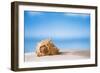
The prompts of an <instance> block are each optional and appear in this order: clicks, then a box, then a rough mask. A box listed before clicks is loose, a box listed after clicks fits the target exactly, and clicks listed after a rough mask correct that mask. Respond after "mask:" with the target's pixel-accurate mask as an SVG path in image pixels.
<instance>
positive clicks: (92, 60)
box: [18, 5, 95, 68]
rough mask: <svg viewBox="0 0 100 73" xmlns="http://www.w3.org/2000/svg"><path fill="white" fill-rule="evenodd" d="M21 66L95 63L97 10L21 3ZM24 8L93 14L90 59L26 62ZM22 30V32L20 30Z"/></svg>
mask: <svg viewBox="0 0 100 73" xmlns="http://www.w3.org/2000/svg"><path fill="white" fill-rule="evenodd" d="M18 7H19V8H18V9H19V10H18V11H19V12H18V13H19V17H18V21H19V23H18V25H19V30H18V31H19V36H18V37H19V39H18V40H19V42H18V43H19V44H18V45H19V49H18V50H19V51H18V52H19V53H18V55H19V59H18V63H19V68H35V67H48V66H49V67H50V66H62V65H68V66H70V65H83V64H95V10H94V9H79V8H67V7H66V8H63V7H48V6H35V5H32V6H28V5H19V6H18ZM24 10H30V11H50V12H74V13H89V14H91V20H90V23H91V27H90V29H91V30H90V36H91V38H90V39H91V43H90V48H91V50H90V56H91V57H90V59H86V60H74V62H73V61H72V60H68V61H66V60H64V61H53V62H24ZM20 31H21V32H20Z"/></svg>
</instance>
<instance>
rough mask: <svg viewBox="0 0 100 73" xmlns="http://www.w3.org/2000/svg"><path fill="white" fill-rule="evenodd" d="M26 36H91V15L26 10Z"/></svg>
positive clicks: (64, 37)
mask: <svg viewBox="0 0 100 73" xmlns="http://www.w3.org/2000/svg"><path fill="white" fill-rule="evenodd" d="M24 28H25V38H48V37H49V38H58V39H59V38H63V39H69V38H89V36H90V15H89V14H79V13H65V12H34V11H24Z"/></svg>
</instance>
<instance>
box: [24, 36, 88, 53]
mask: <svg viewBox="0 0 100 73" xmlns="http://www.w3.org/2000/svg"><path fill="white" fill-rule="evenodd" d="M41 40H43V39H37V38H34V39H31V38H30V39H28V38H27V39H26V38H24V52H25V53H28V52H34V51H35V49H36V46H37V43H38V42H40V41H41ZM52 41H53V43H54V44H55V45H56V46H57V47H58V48H60V49H82V50H89V49H90V39H89V38H85V39H83V38H82V39H52Z"/></svg>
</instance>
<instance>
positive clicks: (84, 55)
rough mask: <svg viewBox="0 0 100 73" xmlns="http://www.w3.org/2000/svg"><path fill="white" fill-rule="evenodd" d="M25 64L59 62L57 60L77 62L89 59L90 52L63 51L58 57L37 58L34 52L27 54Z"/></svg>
mask: <svg viewBox="0 0 100 73" xmlns="http://www.w3.org/2000/svg"><path fill="white" fill-rule="evenodd" d="M24 56H25V59H24V60H25V62H31V61H35V62H39V61H57V60H75V59H89V58H90V50H61V51H60V53H59V54H58V55H50V56H42V57H37V56H36V54H35V53H34V52H30V53H25V55H24Z"/></svg>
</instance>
